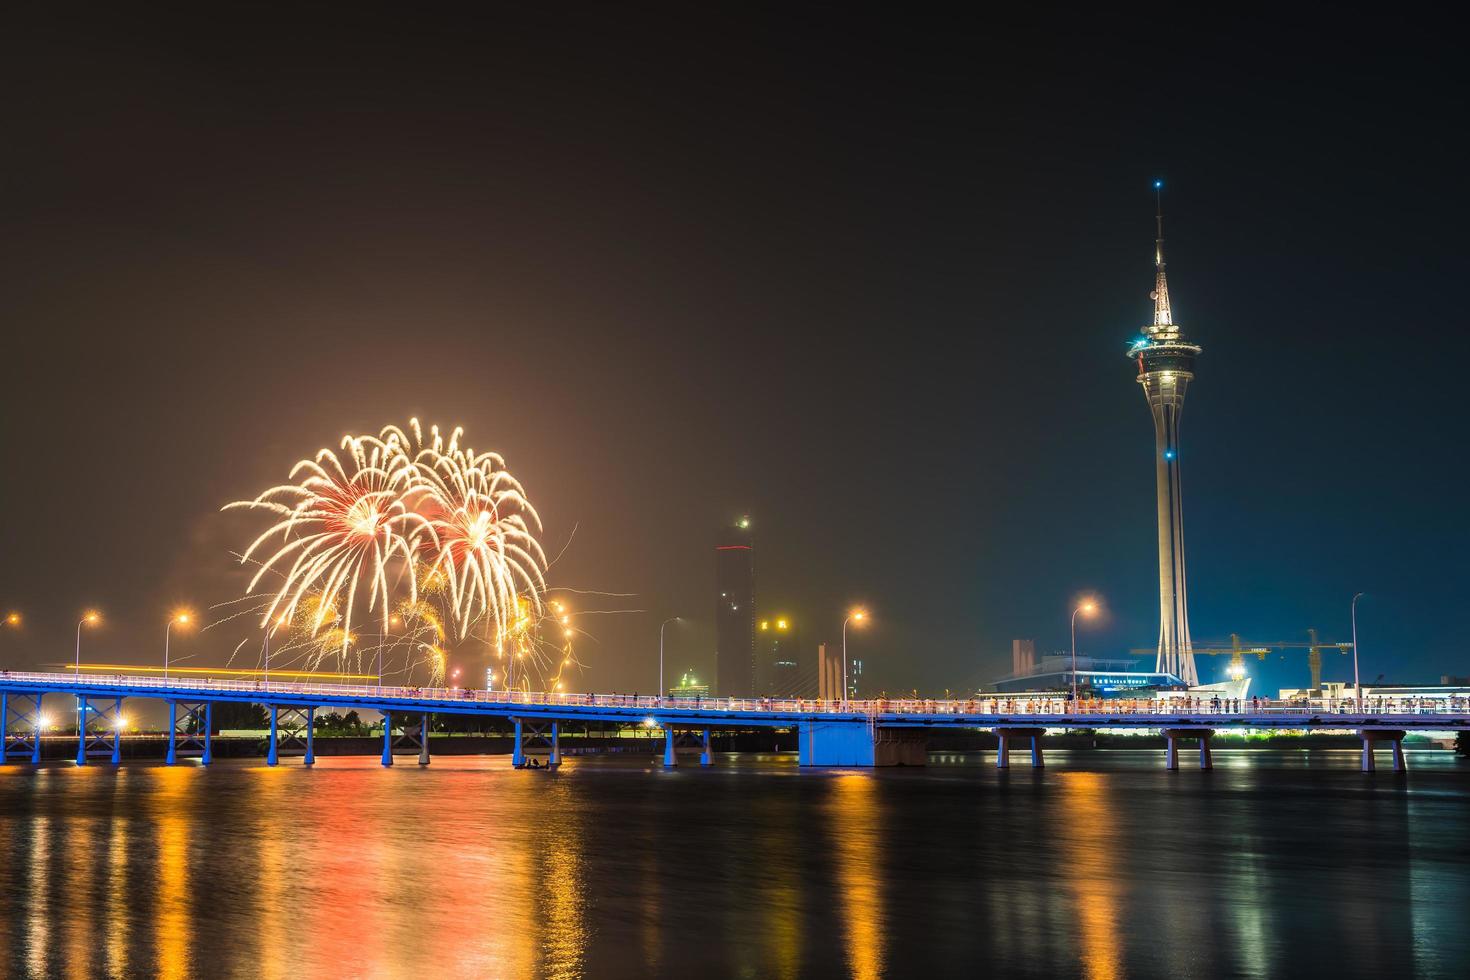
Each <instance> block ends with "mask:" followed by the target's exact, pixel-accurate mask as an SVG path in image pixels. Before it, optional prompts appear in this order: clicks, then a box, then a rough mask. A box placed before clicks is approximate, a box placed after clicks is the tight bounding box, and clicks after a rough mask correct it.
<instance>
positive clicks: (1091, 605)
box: [1072, 599, 1097, 711]
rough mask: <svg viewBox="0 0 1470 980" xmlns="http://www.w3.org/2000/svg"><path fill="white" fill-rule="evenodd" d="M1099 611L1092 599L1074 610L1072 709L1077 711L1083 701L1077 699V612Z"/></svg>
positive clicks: (1083, 602)
mask: <svg viewBox="0 0 1470 980" xmlns="http://www.w3.org/2000/svg"><path fill="white" fill-rule="evenodd" d="M1095 612H1097V603H1095V602H1093V601H1092V600H1091V599H1084V600H1083V601H1082V602H1080V603H1078V604H1077V607H1076V608H1075V609H1073V610H1072V710H1073V711H1077V710H1079V709H1080V708H1081V706H1082V703H1081V702H1080V701H1079V700H1078V699H1077V614H1078V613H1085V614H1086V615H1088V616H1091V615H1092V614H1093V613H1095Z"/></svg>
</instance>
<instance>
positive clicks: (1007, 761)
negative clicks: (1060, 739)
mask: <svg viewBox="0 0 1470 980" xmlns="http://www.w3.org/2000/svg"><path fill="white" fill-rule="evenodd" d="M1045 733H1046V730H1045V729H1042V728H997V729H996V730H995V738H996V742H997V744H996V749H995V768H997V769H1009V768H1010V767H1011V739H1028V740H1030V742H1031V768H1032V769H1040V768H1042V767H1043V766H1045V765H1046V759H1045V757H1043V756H1042V754H1041V736H1042V735H1044V734H1045Z"/></svg>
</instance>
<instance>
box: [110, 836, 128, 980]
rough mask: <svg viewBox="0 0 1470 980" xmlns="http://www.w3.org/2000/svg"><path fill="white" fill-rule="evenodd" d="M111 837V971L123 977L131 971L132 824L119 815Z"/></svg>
mask: <svg viewBox="0 0 1470 980" xmlns="http://www.w3.org/2000/svg"><path fill="white" fill-rule="evenodd" d="M111 823H112V825H111V828H110V831H109V834H108V840H107V974H108V976H113V977H120V976H122V975H123V974H125V973H126V972H127V966H128V936H129V934H130V932H131V929H130V927H131V925H132V916H131V908H130V904H129V902H128V824H129V820H128V818H127V817H126V816H116V817H114V818H113V819H112V822H111Z"/></svg>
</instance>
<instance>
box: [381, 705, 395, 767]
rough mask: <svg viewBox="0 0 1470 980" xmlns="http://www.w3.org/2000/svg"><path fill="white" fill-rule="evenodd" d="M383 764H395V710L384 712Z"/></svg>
mask: <svg viewBox="0 0 1470 980" xmlns="http://www.w3.org/2000/svg"><path fill="white" fill-rule="evenodd" d="M383 765H385V766H391V765H393V712H391V711H385V712H383Z"/></svg>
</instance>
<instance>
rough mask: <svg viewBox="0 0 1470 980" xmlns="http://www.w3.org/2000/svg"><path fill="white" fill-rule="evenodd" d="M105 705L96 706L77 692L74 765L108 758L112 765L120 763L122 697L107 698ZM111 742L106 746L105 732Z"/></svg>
mask: <svg viewBox="0 0 1470 980" xmlns="http://www.w3.org/2000/svg"><path fill="white" fill-rule="evenodd" d="M106 701H110V702H111V704H110V705H108V706H107V707H103V708H99V707H97V704H96V702H95V701H92V700H90V699H88V698H87V696H86V695H85V694H79V695H77V765H79V766H85V765H86V764H87V760H88V759H89V758H98V757H101V756H109V757H111V760H112V764H113V765H114V766H115V765H119V764H120V763H121V762H122V725H123V713H122V705H123V699H122V698H108V699H106V700H105V701H104V703H106ZM109 733H110V734H111V736H112V738H111V742H112V744H111V745H110V746H109V745H108V744H107V743H108V735H109Z"/></svg>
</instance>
